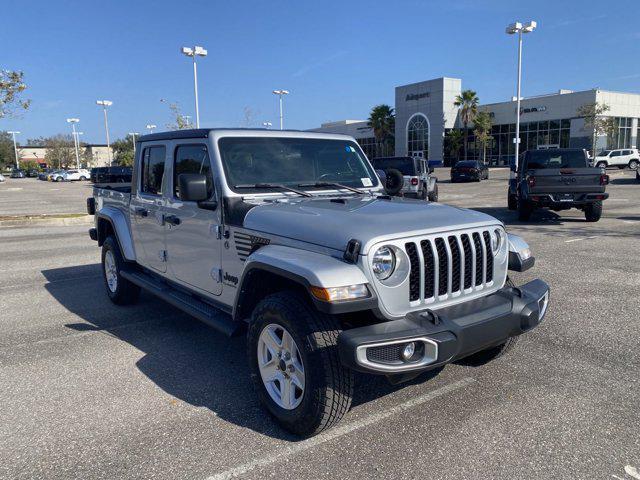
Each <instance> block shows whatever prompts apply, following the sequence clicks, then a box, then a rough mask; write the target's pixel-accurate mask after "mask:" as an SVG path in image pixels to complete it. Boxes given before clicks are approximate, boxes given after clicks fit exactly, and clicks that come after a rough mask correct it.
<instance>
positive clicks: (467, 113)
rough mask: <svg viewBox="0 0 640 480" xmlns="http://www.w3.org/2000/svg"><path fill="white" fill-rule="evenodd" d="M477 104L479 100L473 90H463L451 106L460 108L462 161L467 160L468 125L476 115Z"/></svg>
mask: <svg viewBox="0 0 640 480" xmlns="http://www.w3.org/2000/svg"><path fill="white" fill-rule="evenodd" d="M478 103H480V99H479V98H478V95H477V94H476V92H474V91H473V90H464V91H463V92H462V93H461V94H460V95H458V96H457V97H456V100H455V101H454V102H453V104H454V105H455V106H456V107H460V120H461V121H462V125H464V159H465V160H466V159H467V143H468V142H467V138H468V137H469V124H470V123H472V122H473V121H474V120H475V118H476V115H478Z"/></svg>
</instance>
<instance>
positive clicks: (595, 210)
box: [584, 201, 602, 222]
mask: <svg viewBox="0 0 640 480" xmlns="http://www.w3.org/2000/svg"><path fill="white" fill-rule="evenodd" d="M601 216H602V202H600V201H598V202H593V203H590V204H588V205H587V206H586V207H585V208H584V218H585V219H586V220H587V222H597V221H598V220H600V217H601Z"/></svg>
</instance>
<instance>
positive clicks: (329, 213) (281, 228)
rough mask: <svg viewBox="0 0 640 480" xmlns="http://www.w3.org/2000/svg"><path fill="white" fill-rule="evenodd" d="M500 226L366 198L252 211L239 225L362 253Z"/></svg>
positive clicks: (414, 203) (429, 206) (472, 214)
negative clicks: (354, 243) (407, 240)
mask: <svg viewBox="0 0 640 480" xmlns="http://www.w3.org/2000/svg"><path fill="white" fill-rule="evenodd" d="M497 224H501V222H499V221H498V220H496V219H495V218H493V217H491V216H489V215H486V214H484V213H481V212H476V211H474V210H467V209H463V208H457V207H451V206H449V205H443V204H441V203H427V202H423V201H419V200H411V199H404V198H396V197H394V198H392V199H391V200H385V199H377V198H372V197H368V196H367V197H358V198H353V197H350V198H340V199H331V200H329V199H317V198H315V199H300V200H292V201H287V202H278V203H268V204H262V205H259V206H257V207H255V208H252V209H251V210H250V211H249V212H248V213H247V215H246V217H245V219H244V227H245V228H248V229H251V230H256V231H260V232H264V233H270V234H273V235H278V236H282V237H288V238H292V239H295V240H300V241H303V242H309V243H313V244H316V245H321V246H323V247H328V248H333V249H336V250H344V249H345V248H346V246H347V243H348V242H349V240H351V239H356V240H359V241H360V242H361V244H362V249H361V253H362V254H366V253H367V252H368V250H369V248H371V246H372V244H373V243H375V242H378V241H383V240H391V239H397V238H403V237H412V236H415V235H425V234H430V233H438V232H445V231H451V230H458V229H460V228H473V227H479V226H483V225H497Z"/></svg>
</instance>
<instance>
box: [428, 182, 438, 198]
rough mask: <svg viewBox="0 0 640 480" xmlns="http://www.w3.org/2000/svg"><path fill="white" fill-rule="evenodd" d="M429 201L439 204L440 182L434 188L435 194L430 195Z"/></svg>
mask: <svg viewBox="0 0 640 480" xmlns="http://www.w3.org/2000/svg"><path fill="white" fill-rule="evenodd" d="M429 201H430V202H437V201H438V182H436V183H435V185H434V186H433V192H430V193H429Z"/></svg>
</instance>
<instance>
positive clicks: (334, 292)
mask: <svg viewBox="0 0 640 480" xmlns="http://www.w3.org/2000/svg"><path fill="white" fill-rule="evenodd" d="M309 290H310V291H311V294H312V295H313V296H314V297H316V298H317V299H318V300H322V301H323V302H340V301H344V300H357V299H358V298H368V297H369V296H370V294H369V289H368V288H367V286H366V285H365V284H361V285H349V286H346V287H329V288H323V287H315V286H312V287H311V288H310V289H309Z"/></svg>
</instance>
